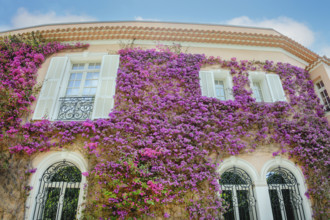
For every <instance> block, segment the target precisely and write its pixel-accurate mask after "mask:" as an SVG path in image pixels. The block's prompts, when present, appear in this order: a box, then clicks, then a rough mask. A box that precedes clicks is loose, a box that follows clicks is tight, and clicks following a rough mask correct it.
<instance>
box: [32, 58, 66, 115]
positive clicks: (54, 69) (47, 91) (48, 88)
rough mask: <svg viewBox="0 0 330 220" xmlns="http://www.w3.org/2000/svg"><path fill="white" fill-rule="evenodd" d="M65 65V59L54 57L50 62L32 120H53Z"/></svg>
mask: <svg viewBox="0 0 330 220" xmlns="http://www.w3.org/2000/svg"><path fill="white" fill-rule="evenodd" d="M67 63H68V58H67V57H54V58H52V60H51V61H50V65H49V68H48V72H47V75H46V79H45V81H44V83H43V85H42V89H41V92H40V95H39V98H38V102H37V106H36V108H35V110H34V114H33V117H32V119H33V120H41V119H43V118H47V119H49V120H52V119H53V114H54V109H55V105H56V102H57V99H58V93H59V89H60V85H61V80H62V77H63V75H64V72H65V67H66V65H67Z"/></svg>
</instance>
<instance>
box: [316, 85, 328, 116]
mask: <svg viewBox="0 0 330 220" xmlns="http://www.w3.org/2000/svg"><path fill="white" fill-rule="evenodd" d="M315 85H316V90H317V92H318V94H319V97H320V98H321V102H322V104H323V105H324V110H325V111H327V112H328V111H330V98H329V95H328V91H327V90H326V89H325V87H324V84H323V81H322V80H320V81H318V82H316V84H315Z"/></svg>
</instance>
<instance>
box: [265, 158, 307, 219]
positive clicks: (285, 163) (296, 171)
mask: <svg viewBox="0 0 330 220" xmlns="http://www.w3.org/2000/svg"><path fill="white" fill-rule="evenodd" d="M278 167H283V168H285V169H287V170H288V171H290V172H291V173H292V174H293V175H294V177H295V178H296V180H297V183H298V186H297V187H298V188H299V193H300V196H301V198H302V208H303V212H304V215H305V218H306V219H307V220H310V219H312V210H311V201H310V200H309V199H307V197H306V196H305V195H304V193H305V192H306V191H307V185H306V183H305V178H304V174H303V172H302V171H301V169H300V168H299V167H297V166H296V165H295V164H294V163H293V162H291V161H290V160H287V159H284V158H282V157H281V156H276V157H275V158H274V159H271V160H269V161H267V162H266V163H265V164H264V165H263V167H262V168H261V172H260V173H261V177H263V178H265V181H266V183H267V180H266V176H267V174H268V172H270V171H271V170H273V169H275V168H278ZM268 196H269V195H268ZM269 199H270V198H269ZM270 212H272V210H271V209H270Z"/></svg>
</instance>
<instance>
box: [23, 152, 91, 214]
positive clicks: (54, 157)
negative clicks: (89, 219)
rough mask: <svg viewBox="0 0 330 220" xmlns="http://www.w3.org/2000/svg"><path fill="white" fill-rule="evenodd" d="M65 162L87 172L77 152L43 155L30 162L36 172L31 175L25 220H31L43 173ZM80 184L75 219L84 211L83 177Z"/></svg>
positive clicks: (84, 162) (85, 190) (84, 189)
mask: <svg viewBox="0 0 330 220" xmlns="http://www.w3.org/2000/svg"><path fill="white" fill-rule="evenodd" d="M63 160H66V161H68V162H71V163H73V164H74V165H75V166H76V167H77V168H78V169H79V170H80V171H81V172H82V173H83V172H87V171H88V166H87V162H86V161H85V160H84V158H83V156H82V155H81V154H80V153H77V152H70V151H65V150H62V151H61V152H48V153H45V154H43V155H40V156H38V157H37V158H35V159H34V160H33V161H32V167H33V168H37V170H36V172H35V173H34V174H32V176H31V181H30V186H33V188H32V190H31V191H30V194H29V196H28V198H27V200H26V203H25V204H26V207H25V210H26V211H25V216H24V219H25V220H33V214H34V210H35V208H36V196H37V195H38V191H39V188H40V183H41V182H40V179H41V178H42V176H43V174H44V173H45V171H46V170H47V169H48V168H49V167H50V166H52V165H53V164H55V163H57V162H61V161H63ZM81 177H82V178H81V182H80V185H79V188H80V192H79V199H78V209H77V219H80V218H81V216H82V210H83V209H84V206H83V204H84V200H85V199H84V198H85V196H84V194H85V192H87V188H86V186H87V180H86V177H85V176H84V175H82V176H81Z"/></svg>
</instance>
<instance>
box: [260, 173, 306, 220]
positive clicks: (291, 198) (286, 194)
mask: <svg viewBox="0 0 330 220" xmlns="http://www.w3.org/2000/svg"><path fill="white" fill-rule="evenodd" d="M266 179H267V184H268V189H269V197H270V201H271V206H272V212H273V217H274V220H287V219H290V220H301V219H305V216H304V211H303V204H302V203H303V199H302V197H301V196H300V193H299V188H298V183H297V180H296V178H295V177H294V175H293V174H292V173H291V172H290V171H289V170H287V169H285V168H282V167H278V168H275V169H273V170H271V171H270V172H269V173H267V176H266Z"/></svg>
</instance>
